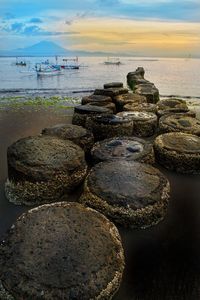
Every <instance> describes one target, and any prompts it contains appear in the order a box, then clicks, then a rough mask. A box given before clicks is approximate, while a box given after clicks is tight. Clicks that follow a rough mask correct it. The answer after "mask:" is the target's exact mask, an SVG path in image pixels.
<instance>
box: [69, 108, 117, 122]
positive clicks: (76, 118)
mask: <svg viewBox="0 0 200 300" xmlns="http://www.w3.org/2000/svg"><path fill="white" fill-rule="evenodd" d="M111 113H112V112H111V110H110V109H108V108H106V107H101V106H95V105H89V104H86V105H79V106H76V107H75V108H74V114H73V118H72V124H74V125H79V126H83V127H85V122H86V119H87V117H89V116H92V115H93V116H94V115H102V114H111Z"/></svg>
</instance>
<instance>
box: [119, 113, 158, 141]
mask: <svg viewBox="0 0 200 300" xmlns="http://www.w3.org/2000/svg"><path fill="white" fill-rule="evenodd" d="M117 116H120V117H124V118H129V119H130V120H132V121H133V135H136V136H140V137H150V136H152V135H154V134H155V133H156V130H157V125H158V120H157V116H156V115H155V114H154V113H150V112H144V111H123V112H120V113H118V114H117Z"/></svg>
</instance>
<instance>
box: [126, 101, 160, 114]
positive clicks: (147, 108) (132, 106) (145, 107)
mask: <svg viewBox="0 0 200 300" xmlns="http://www.w3.org/2000/svg"><path fill="white" fill-rule="evenodd" d="M123 110H124V111H143V112H152V113H154V114H155V113H156V112H157V108H156V105H155V104H153V103H139V104H136V103H128V104H126V105H125V106H124V108H123Z"/></svg>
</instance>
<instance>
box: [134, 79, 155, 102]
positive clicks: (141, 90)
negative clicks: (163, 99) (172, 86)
mask: <svg viewBox="0 0 200 300" xmlns="http://www.w3.org/2000/svg"><path fill="white" fill-rule="evenodd" d="M135 93H136V94H138V95H141V96H145V97H146V99H147V102H148V103H154V104H155V103H157V102H158V101H159V90H158V89H157V88H156V87H155V85H154V84H152V83H150V84H149V83H148V84H138V85H136V86H135Z"/></svg>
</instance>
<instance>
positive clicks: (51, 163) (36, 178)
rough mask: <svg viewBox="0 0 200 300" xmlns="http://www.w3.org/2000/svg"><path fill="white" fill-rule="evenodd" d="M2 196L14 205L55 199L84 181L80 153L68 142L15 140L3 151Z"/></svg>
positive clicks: (46, 137) (83, 163) (84, 166)
mask: <svg viewBox="0 0 200 300" xmlns="http://www.w3.org/2000/svg"><path fill="white" fill-rule="evenodd" d="M7 160H8V180H7V182H6V184H5V191H6V196H7V198H8V199H9V201H10V202H13V203H15V204H22V203H23V204H26V205H35V204H41V203H48V202H52V201H55V200H59V199H60V197H61V196H62V195H63V194H64V193H66V192H69V191H71V190H73V189H74V188H75V187H77V186H78V185H79V184H80V183H81V182H82V181H83V180H84V178H85V176H86V173H87V165H86V162H85V153H84V151H83V150H82V149H81V148H80V147H79V146H78V145H76V144H74V143H73V142H71V141H69V140H61V139H59V138H56V137H51V136H34V137H27V138H23V139H20V140H18V141H17V142H15V143H14V144H12V145H11V146H10V147H8V152H7Z"/></svg>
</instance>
